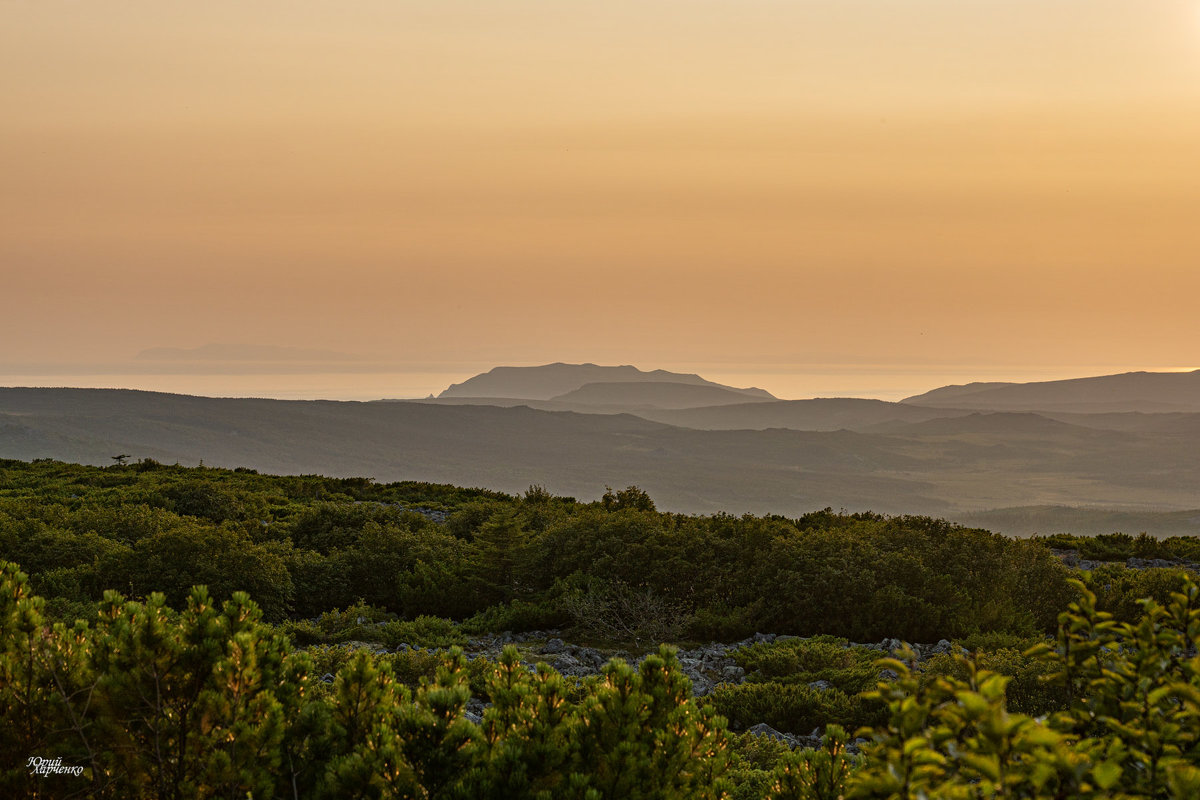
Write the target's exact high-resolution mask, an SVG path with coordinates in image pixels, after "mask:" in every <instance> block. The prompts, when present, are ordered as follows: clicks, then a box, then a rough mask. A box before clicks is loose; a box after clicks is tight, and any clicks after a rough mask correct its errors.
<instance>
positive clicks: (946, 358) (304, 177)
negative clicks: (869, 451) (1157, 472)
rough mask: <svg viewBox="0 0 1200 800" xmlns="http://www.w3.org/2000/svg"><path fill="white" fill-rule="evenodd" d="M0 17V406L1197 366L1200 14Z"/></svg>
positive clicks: (778, 5)
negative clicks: (191, 394)
mask: <svg viewBox="0 0 1200 800" xmlns="http://www.w3.org/2000/svg"><path fill="white" fill-rule="evenodd" d="M0 15H2V16H0V19H2V24H0V113H2V115H3V120H4V121H3V122H2V123H0V176H2V179H0V385H14V384H15V383H19V382H27V383H32V382H38V381H41V382H47V381H48V382H50V383H56V382H63V383H74V384H77V385H110V384H111V385H133V384H138V385H144V386H146V387H147V388H162V387H170V386H184V387H185V389H187V388H188V387H191V388H195V387H200V390H202V393H217V394H220V393H230V392H238V391H251V392H254V393H259V394H275V395H277V396H299V395H305V394H307V395H312V394H314V393H315V394H317V395H320V394H322V393H324V394H327V395H329V396H355V397H358V396H363V397H365V396H410V395H414V394H424V393H426V391H436V390H437V388H444V386H445V385H447V384H448V383H449V382H451V380H461V379H462V377H464V376H465V375H468V374H471V373H473V372H476V371H479V370H481V369H486V368H488V367H490V366H492V365H495V364H534V363H546V362H550V361H570V362H582V361H591V362H596V363H609V364H636V365H638V366H641V367H643V368H646V369H652V368H658V367H662V368H668V369H684V370H687V371H695V370H703V371H704V372H705V374H706V375H707V376H709V377H714V376H715V377H716V378H717V379H721V378H724V379H726V380H728V381H729V382H734V383H739V385H747V384H748V383H751V382H758V383H760V384H761V383H762V382H763V381H769V380H776V381H777V384H776V385H773V386H767V387H766V388H770V389H773V390H775V391H776V393H777V394H781V395H783V396H807V395H808V394H812V393H820V392H822V391H825V392H836V391H842V390H844V391H846V392H855V393H860V394H874V396H886V395H888V394H889V393H891V394H899V393H903V392H904V391H907V390H908V389H909V388H911V389H912V390H913V392H915V391H923V390H924V389H928V388H933V386H934V385H938V381H941V380H943V379H945V378H947V377H954V376H963V377H962V379H961V380H959V381H956V382H962V380H970V379H972V377H978V378H980V379H1020V380H1026V379H1035V378H1037V377H1070V376H1074V375H1082V374H1100V373H1102V372H1107V371H1118V370H1124V369H1168V368H1176V369H1183V368H1189V367H1195V366H1200V363H1198V362H1200V356H1198V354H1197V352H1196V350H1197V347H1196V345H1197V343H1198V342H1200V315H1198V314H1196V311H1195V306H1196V298H1198V297H1200V268H1198V267H1200V263H1198V262H1200V224H1198V220H1200V0H970V2H965V1H964V0H819V1H818V0H787V1H786V2H785V1H784V0H722V1H717V0H687V1H686V2H685V1H684V0H637V2H631V1H630V2H626V1H623V0H608V1H607V2H590V0H575V1H574V2H562V0H503V1H500V2H498V1H497V0H486V1H484V0H479V1H476V2H468V1H467V0H436V2H434V1H433V0H429V1H427V2H406V1H405V0H386V1H385V0H380V1H378V2H375V1H374V0H370V1H368V0H362V1H361V2H354V1H353V0H349V1H343V2H303V1H301V0H292V1H290V2H236V3H235V2H224V1H222V0H215V1H210V2H205V3H184V2H167V1H165V0H154V1H153V2H123V1H122V0H114V1H113V2H106V3H83V2H57V1H56V0H37V1H36V2H32V1H31V0H0ZM214 343H221V344H225V345H236V346H246V347H250V348H259V350H253V349H252V350H250V351H248V352H261V348H272V347H273V348H276V349H278V348H289V347H290V348H297V352H301V353H303V352H308V351H321V352H323V353H325V354H329V353H335V354H342V355H340V356H334V357H331V358H326V359H325V360H324V361H322V362H321V363H310V362H309V360H305V359H303V358H300V359H288V358H282V359H276V360H275V361H273V362H272V363H257V362H253V361H252V360H243V361H241V362H238V361H237V360H236V359H235V360H234V362H232V363H231V362H228V361H226V362H221V363H220V364H218V363H216V362H211V363H207V364H205V363H199V362H197V361H196V360H195V359H191V360H188V359H183V360H171V359H163V358H159V359H153V358H146V357H143V358H137V355H138V354H139V353H141V352H142V351H144V350H147V349H152V348H177V349H182V350H190V349H195V348H202V347H204V346H206V345H211V344H214ZM398 373H405V374H407V375H408V376H409V378H408V379H406V380H404V381H399V382H397V381H396V380H395V379H394V378H385V377H383V376H387V375H393V376H394V375H395V374H398ZM181 375H183V376H191V377H190V378H188V381H191V382H190V383H188V382H186V381H185V382H183V383H180V382H179V381H181V380H182V379H181V378H179V376H181ZM315 375H323V376H325V377H324V378H320V379H318V378H315V377H313V376H315ZM817 375H824V376H826V377H829V376H835V377H834V378H830V379H829V380H825V382H824V383H822V380H824V379H817V378H814V377H813V376H817ZM917 375H919V376H920V377H919V378H915V377H914V376H917ZM89 376H90V377H89ZM170 376H175V377H174V378H172V377H170ZM221 376H224V378H222V377H221ZM299 376H306V377H303V378H301V377H299ZM417 376H420V377H417ZM772 376H774V378H772ZM805 376H807V377H805ZM847 376H852V377H847ZM897 376H902V377H897ZM741 378H744V379H745V380H739V379H741ZM389 380H390V381H391V383H389ZM156 381H157V382H156ZM172 381H175V382H174V383H172ZM322 381H324V383H322ZM906 381H907V383H906ZM914 381H918V382H920V381H925V382H930V383H929V385H921V386H916V385H912V384H913V383H914ZM839 387H840V388H839Z"/></svg>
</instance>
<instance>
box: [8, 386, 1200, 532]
mask: <svg viewBox="0 0 1200 800" xmlns="http://www.w3.org/2000/svg"><path fill="white" fill-rule="evenodd" d="M764 405H768V406H770V405H775V404H773V403H768V404H764ZM870 407H873V406H870ZM877 410H878V409H877ZM918 411H919V409H918ZM880 413H890V409H888V408H887V407H886V406H885V407H884V408H883V410H882V411H880ZM1195 419H1196V415H1181V416H1179V417H1172V418H1171V422H1172V423H1174V424H1164V425H1162V426H1153V427H1152V429H1150V430H1110V429H1104V428H1095V427H1087V426H1084V425H1079V424H1074V423H1072V422H1066V421H1063V420H1052V419H1048V418H1046V417H1044V416H1039V415H1032V414H1029V415H1026V414H1015V415H1014V414H977V415H973V416H971V415H963V414H958V415H952V416H948V417H945V418H941V419H936V418H935V419H924V420H922V419H914V420H912V421H907V422H905V421H891V422H886V423H885V424H884V425H881V426H880V429H879V430H875V431H870V430H866V431H863V432H853V431H847V430H838V431H797V430H785V429H779V428H774V429H770V430H711V431H709V430H696V429H692V428H686V427H681V426H676V425H669V424H665V423H663V422H658V421H653V420H648V419H644V418H641V417H637V416H633V415H629V414H579V413H573V412H552V411H542V410H537V409H533V408H529V407H526V406H522V405H518V406H515V407H510V408H502V407H496V406H487V405H469V404H468V405H452V404H443V403H418V402H386V403H379V402H375V403H355V402H335V401H283V400H252V399H215V398H204V397H191V396H185V395H170V394H158V393H152V392H137V391H126V390H98V389H97V390H85V389H0V457H7V458H20V459H26V460H30V459H35V458H43V457H50V458H58V459H64V460H69V461H78V462H83V463H93V464H108V463H111V457H112V456H114V455H118V454H128V455H129V456H131V457H132V458H134V459H137V458H147V457H148V458H154V459H157V460H159V461H164V462H167V463H172V462H178V463H182V464H196V463H198V462H200V461H201V460H203V462H204V463H205V464H209V465H212V466H230V467H234V466H244V467H251V468H254V469H259V470H263V471H269V472H281V473H291V474H311V473H323V474H332V475H336V476H369V477H373V478H376V479H379V480H405V479H412V480H423V481H436V482H444V483H453V484H457V485H466V486H480V487H485V488H492V489H499V490H503V491H510V492H518V491H523V490H524V489H525V488H526V487H528V486H529V485H531V484H535V483H536V484H542V485H544V486H546V487H547V488H549V489H550V490H551V491H553V492H555V493H557V494H567V495H574V496H578V497H581V498H594V497H597V496H598V495H599V494H600V493H601V492H602V491H603V489H604V487H605V486H614V487H620V486H626V485H629V484H637V485H638V486H641V487H642V488H644V489H646V490H647V491H649V492H650V493H651V495H652V496H653V497H654V498H655V500H656V501H657V502H658V503H659V505H660V507H661V508H664V509H669V510H675V511H686V512H697V513H710V512H717V511H727V512H733V513H740V512H743V511H749V512H756V513H780V514H786V515H790V516H795V515H798V514H802V513H806V512H808V511H811V510H813V509H816V508H822V507H825V506H833V507H834V508H838V507H844V508H847V509H850V510H866V509H871V510H875V511H881V512H885V513H927V514H936V515H947V514H955V513H960V512H961V513H966V512H973V511H980V510H985V509H995V508H1011V507H1039V506H1041V507H1054V506H1080V507H1090V508H1096V509H1101V508H1103V509H1123V510H1126V511H1137V512H1139V513H1141V512H1147V513H1148V512H1158V511H1184V510H1187V509H1191V508H1194V507H1195V506H1196V494H1195V487H1196V486H1197V485H1200V459H1196V458H1195V453H1196V452H1197V450H1198V449H1200V425H1197V424H1192V423H1194V422H1195ZM1178 522H1179V520H1178V519H1176V520H1175V521H1174V524H1176V525H1177V524H1178ZM1026 523H1028V519H1027V518H1023V522H1022V524H1026Z"/></svg>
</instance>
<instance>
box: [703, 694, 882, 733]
mask: <svg viewBox="0 0 1200 800" xmlns="http://www.w3.org/2000/svg"><path fill="white" fill-rule="evenodd" d="M707 700H708V702H709V703H711V705H712V707H713V709H714V710H715V711H716V712H717V713H718V714H720V715H721V716H723V717H725V718H726V719H727V720H729V724H730V725H731V726H733V728H734V729H737V730H743V729H745V728H747V727H749V726H751V725H755V724H757V723H760V722H765V723H766V724H768V725H770V726H771V727H772V728H775V729H776V730H781V731H797V732H800V733H806V732H808V731H810V730H813V729H814V728H820V727H823V726H824V725H826V724H828V723H834V724H837V725H844V726H848V727H855V726H858V725H862V724H865V723H867V722H870V721H872V711H873V709H872V708H871V707H870V706H869V705H864V702H863V700H862V699H861V698H859V697H858V696H857V695H848V694H846V693H845V692H843V691H842V690H841V689H816V688H812V687H809V686H805V685H803V684H796V683H787V684H784V683H773V682H772V683H742V684H722V685H720V686H718V687H717V688H715V689H713V691H712V693H711V694H709V696H708V698H707Z"/></svg>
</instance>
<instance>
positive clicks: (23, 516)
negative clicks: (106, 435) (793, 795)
mask: <svg viewBox="0 0 1200 800" xmlns="http://www.w3.org/2000/svg"><path fill="white" fill-rule="evenodd" d="M0 487H4V488H3V490H0V556H3V557H4V558H6V559H8V560H11V561H14V562H16V563H17V564H19V565H20V566H21V568H22V569H23V570H24V571H25V572H27V573H28V574H29V576H30V580H31V582H32V585H33V587H34V588H35V590H36V591H37V592H39V593H40V594H42V595H43V596H45V597H47V598H48V600H49V603H50V605H49V607H48V611H49V613H50V614H51V615H56V616H58V617H59V618H61V619H64V620H68V621H69V620H70V619H73V618H74V616H75V615H78V614H81V613H84V612H89V611H94V610H95V607H96V604H97V603H99V602H100V601H101V599H102V597H103V592H104V590H105V589H109V588H115V589H118V590H120V591H121V592H123V593H124V594H126V595H127V596H131V597H143V598H144V597H147V596H148V595H149V594H150V593H151V592H161V593H162V594H163V595H164V596H165V598H166V602H167V605H169V606H172V607H174V608H181V607H182V606H183V604H184V603H185V602H186V600H187V597H188V595H189V592H190V591H191V587H192V586H194V585H205V586H207V587H208V590H209V592H210V594H211V596H212V597H213V598H214V599H216V600H218V601H220V600H225V599H228V598H229V597H231V596H232V594H233V592H235V591H245V592H247V593H248V594H249V595H250V596H251V598H252V599H253V600H254V601H255V603H256V604H257V605H258V606H259V608H261V609H262V612H263V615H264V618H265V619H266V620H267V621H269V622H276V623H278V622H284V621H286V620H294V621H295V620H305V619H312V618H315V617H318V616H320V615H321V614H325V613H329V612H335V611H339V610H344V609H347V608H349V607H350V606H353V605H355V604H360V603H361V604H365V605H366V606H370V607H371V608H374V609H377V610H378V611H379V612H380V613H386V614H392V615H395V617H396V618H397V619H401V620H415V619H417V618H419V617H421V616H436V617H442V618H447V619H452V620H456V621H459V622H464V623H465V624H466V625H467V626H468V627H471V626H474V627H476V628H480V627H486V628H490V629H493V630H494V629H514V630H521V629H529V628H546V627H563V626H567V625H574V626H576V627H577V628H578V629H579V630H580V631H581V632H582V633H584V634H588V635H592V636H596V637H600V638H610V639H625V640H627V641H629V642H630V643H633V642H638V643H639V644H646V643H653V641H654V640H660V639H684V640H708V639H720V640H726V641H730V640H736V639H739V638H742V637H744V636H746V635H749V634H752V633H754V632H755V631H772V632H775V633H781V634H795V635H802V636H812V635H817V634H831V635H836V636H841V637H845V638H847V639H850V640H852V641H871V640H878V639H881V638H883V637H899V638H904V639H908V640H911V641H935V640H937V639H939V638H943V637H963V636H968V635H971V634H975V633H980V632H1005V633H1013V634H1034V633H1044V632H1048V631H1049V630H1051V629H1052V627H1053V625H1054V614H1055V613H1056V611H1055V610H1056V609H1059V608H1061V607H1062V606H1063V605H1064V603H1065V602H1066V601H1067V599H1068V598H1069V596H1070V592H1069V589H1068V587H1067V583H1066V580H1067V577H1068V574H1069V571H1068V570H1067V569H1066V568H1064V567H1063V566H1062V564H1061V563H1060V562H1059V561H1058V560H1057V559H1056V558H1055V557H1054V556H1053V555H1052V554H1051V553H1050V551H1049V550H1048V549H1047V548H1046V547H1044V546H1042V545H1040V544H1038V543H1034V542H1027V541H1016V540H1012V539H1008V538H1005V537H1002V536H998V535H995V534H990V533H987V532H986V531H980V530H971V529H965V528H960V527H958V526H955V525H952V524H950V523H947V522H944V521H941V520H934V519H929V518H925V517H897V518H887V517H881V516H878V515H874V514H834V513H831V512H828V511H825V512H818V513H815V514H810V515H807V516H805V517H802V518H800V519H785V518H782V517H751V516H746V517H731V516H713V517H698V516H685V515H679V514H670V513H660V512H658V511H656V510H654V507H653V502H652V501H651V500H650V498H649V497H648V496H646V494H645V493H644V492H641V491H639V490H637V489H635V488H633V487H630V488H629V489H624V490H621V491H616V492H613V491H609V492H608V493H606V494H605V496H604V498H603V499H602V500H601V501H600V502H596V503H578V502H575V501H573V500H571V499H569V498H556V497H552V496H550V495H549V494H548V493H547V492H545V490H542V489H539V488H538V487H534V488H532V489H531V490H530V491H529V492H528V493H526V495H525V496H524V497H512V496H508V495H503V494H499V493H496V492H488V491H483V490H467V489H458V488H455V487H445V486H432V485H428V484H414V483H399V484H386V485H380V484H375V483H372V482H370V481H367V480H364V479H357V478H355V479H335V478H321V477H317V476H303V477H281V476H267V475H257V474H253V473H251V472H247V471H229V470H217V469H205V468H182V467H173V466H165V465H161V464H157V463H155V462H151V461H143V462H139V463H138V464H134V465H130V466H126V467H109V468H104V469H101V468H96V467H85V466H79V465H71V464H63V463H58V462H35V463H33V464H26V463H22V462H15V461H5V462H0Z"/></svg>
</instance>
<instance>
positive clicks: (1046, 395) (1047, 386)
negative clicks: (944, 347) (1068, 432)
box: [902, 370, 1200, 413]
mask: <svg viewBox="0 0 1200 800" xmlns="http://www.w3.org/2000/svg"><path fill="white" fill-rule="evenodd" d="M902 402H904V403H908V404H911V405H918V406H926V407H931V406H932V407H953V408H969V409H987V410H991V411H1059V412H1079V413H1107V412H1142V413H1161V412H1170V411H1188V412H1195V411H1200V370H1196V371H1194V372H1127V373H1124V374H1121V375H1101V376H1098V377H1093V378H1071V379H1068V380H1060V381H1038V382H1033V383H968V384H964V385H955V386H943V387H941V388H939V389H934V390H933V391H930V392H925V393H924V394H919V395H915V396H913V397H908V398H905V399H904V400H903V401H902Z"/></svg>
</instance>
